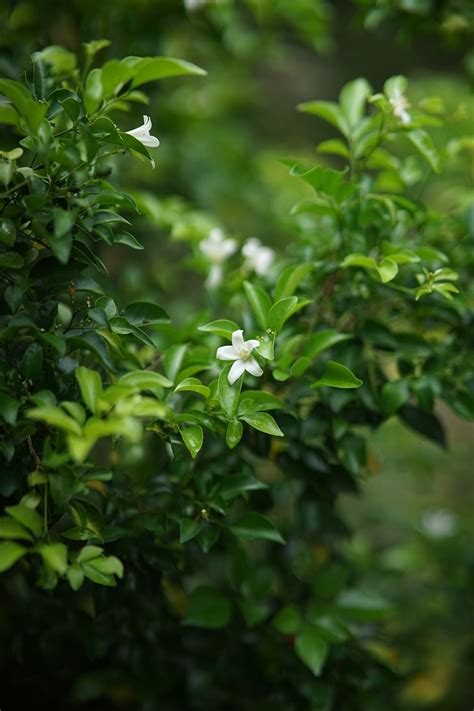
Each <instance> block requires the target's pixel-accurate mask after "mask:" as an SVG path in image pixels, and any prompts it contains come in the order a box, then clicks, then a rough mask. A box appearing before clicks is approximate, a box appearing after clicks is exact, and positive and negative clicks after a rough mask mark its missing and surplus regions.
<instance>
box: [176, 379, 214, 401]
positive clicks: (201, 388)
mask: <svg viewBox="0 0 474 711" xmlns="http://www.w3.org/2000/svg"><path fill="white" fill-rule="evenodd" d="M183 390H186V391H189V392H193V393H198V394H199V395H202V396H203V397H205V398H208V397H209V392H210V390H209V388H208V387H207V385H203V384H202V383H201V381H200V380H199V379H198V378H185V379H184V380H181V381H180V382H179V383H178V385H177V386H176V387H175V389H174V392H175V393H179V392H182V391H183Z"/></svg>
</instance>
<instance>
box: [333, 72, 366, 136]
mask: <svg viewBox="0 0 474 711" xmlns="http://www.w3.org/2000/svg"><path fill="white" fill-rule="evenodd" d="M370 94H372V87H371V86H370V84H369V83H368V81H367V80H366V79H354V81H351V82H349V84H346V85H345V86H344V87H343V89H342V91H341V93H340V95H339V104H340V106H341V111H342V113H343V115H344V117H345V119H346V120H347V123H348V124H349V126H350V127H351V128H354V126H356V125H357V124H358V123H359V121H360V120H361V119H362V117H363V115H364V108H365V102H366V100H367V98H368V97H369V96H370Z"/></svg>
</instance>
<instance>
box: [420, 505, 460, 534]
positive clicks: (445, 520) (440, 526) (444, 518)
mask: <svg viewBox="0 0 474 711" xmlns="http://www.w3.org/2000/svg"><path fill="white" fill-rule="evenodd" d="M421 525H422V528H423V531H424V533H425V534H426V535H427V536H429V537H430V538H436V539H439V538H448V537H449V536H452V535H453V534H454V533H456V531H457V529H458V521H457V517H456V515H455V514H453V513H451V511H446V510H445V509H434V510H431V511H426V512H425V513H424V514H423V517H422V520H421Z"/></svg>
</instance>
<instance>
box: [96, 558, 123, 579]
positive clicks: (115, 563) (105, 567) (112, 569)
mask: <svg viewBox="0 0 474 711" xmlns="http://www.w3.org/2000/svg"><path fill="white" fill-rule="evenodd" d="M87 565H88V568H89V569H91V568H93V569H94V570H96V571H97V572H98V573H102V575H116V576H117V577H118V578H123V563H122V561H121V560H120V559H119V558H117V557H116V556H114V555H109V556H107V557H105V558H104V557H103V556H101V557H100V558H92V560H90V561H89V563H88V564H87Z"/></svg>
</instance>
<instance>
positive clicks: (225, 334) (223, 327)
mask: <svg viewBox="0 0 474 711" xmlns="http://www.w3.org/2000/svg"><path fill="white" fill-rule="evenodd" d="M238 330H239V326H238V324H236V323H235V322H234V321H228V320H227V319H218V320H217V321H210V322H209V323H205V324H204V326H199V327H198V331H205V332H206V333H214V334H215V335H216V336H222V338H227V339H228V340H229V341H230V340H231V339H232V334H233V332H234V331H238Z"/></svg>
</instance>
